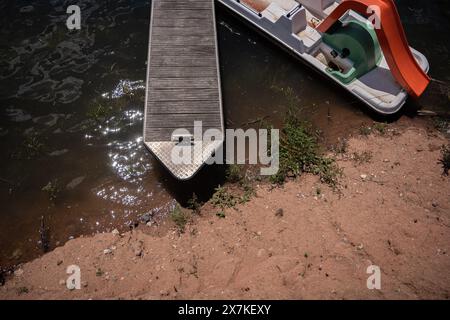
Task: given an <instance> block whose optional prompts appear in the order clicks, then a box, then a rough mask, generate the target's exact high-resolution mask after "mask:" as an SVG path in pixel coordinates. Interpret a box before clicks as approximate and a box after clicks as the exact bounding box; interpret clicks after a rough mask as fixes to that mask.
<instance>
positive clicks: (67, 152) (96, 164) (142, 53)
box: [0, 0, 450, 266]
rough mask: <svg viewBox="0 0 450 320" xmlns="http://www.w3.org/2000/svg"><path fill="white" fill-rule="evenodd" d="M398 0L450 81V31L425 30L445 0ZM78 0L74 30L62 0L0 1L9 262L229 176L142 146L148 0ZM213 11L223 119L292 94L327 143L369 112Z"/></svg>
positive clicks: (249, 121) (444, 22)
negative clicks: (177, 166)
mask: <svg viewBox="0 0 450 320" xmlns="http://www.w3.org/2000/svg"><path fill="white" fill-rule="evenodd" d="M398 3H399V5H400V11H401V14H402V17H403V18H404V21H405V27H406V29H407V32H408V35H409V36H410V39H411V44H412V45H413V46H415V47H416V48H418V49H420V50H421V51H422V52H424V53H425V54H426V55H427V56H428V57H429V58H430V62H431V64H432V75H433V77H435V78H438V79H440V80H443V81H449V80H450V79H449V74H448V72H449V71H450V66H449V64H448V61H449V60H448V49H449V45H448V44H447V39H446V38H436V37H435V38H434V39H433V35H435V34H436V33H437V32H438V33H439V34H445V32H447V34H448V32H450V25H449V21H450V20H449V9H448V7H449V6H448V5H447V3H446V1H425V0H423V1H414V2H411V1H398ZM78 4H79V5H80V6H81V8H82V13H83V21H82V29H81V31H68V30H67V29H66V27H65V20H66V18H67V15H66V13H65V10H66V7H67V6H68V5H69V4H68V3H67V2H66V1H58V0H53V1H0V12H1V18H0V25H1V29H0V33H1V38H0V99H1V100H0V112H1V116H0V148H1V150H2V151H3V152H2V153H1V155H0V204H1V207H0V265H3V266H5V265H11V264H15V263H18V262H21V261H26V260H29V259H31V258H32V257H35V256H37V255H39V254H40V253H41V252H42V250H43V249H46V247H47V245H48V247H49V248H50V249H51V248H54V247H55V246H57V245H60V244H63V243H64V242H65V241H67V240H68V239H69V238H70V237H75V236H78V235H81V234H90V233H93V232H102V231H107V230H111V229H113V228H116V227H118V228H122V229H124V228H127V225H128V224H130V223H133V221H136V219H138V218H139V217H140V216H142V215H147V216H149V217H150V216H158V215H161V214H164V213H166V212H167V211H168V210H169V209H170V208H171V207H172V206H173V205H174V203H175V201H185V200H186V199H187V198H188V197H189V196H190V195H191V194H192V192H196V193H197V194H198V195H199V196H200V197H201V198H202V199H207V198H208V196H209V195H210V194H211V191H212V189H213V187H214V186H216V185H217V184H219V183H220V182H222V181H223V168H220V167H212V168H206V169H205V170H202V172H201V173H200V174H199V176H198V177H197V178H196V179H195V181H192V182H188V183H179V182H177V181H175V180H174V179H172V178H171V177H170V176H169V175H168V174H167V172H166V171H165V170H164V169H162V168H161V167H160V165H159V164H158V163H157V162H156V161H155V160H154V159H153V158H152V156H151V155H150V154H149V153H148V152H147V151H146V150H145V148H144V147H143V145H142V140H141V139H142V138H141V132H142V125H143V109H144V101H143V100H144V90H143V87H144V83H145V77H146V56H147V45H148V43H147V41H148V24H149V16H150V2H149V1H139V0H136V1H78ZM217 22H218V36H219V45H220V60H221V71H222V86H223V95H224V111H225V117H226V123H227V126H228V127H232V128H235V127H249V126H253V127H257V126H258V125H259V124H260V123H261V121H264V122H266V123H272V124H274V125H275V126H279V125H280V124H281V123H282V121H283V118H284V115H285V113H286V110H287V108H289V106H291V105H292V104H295V105H297V106H299V114H300V115H301V116H302V117H304V118H307V119H309V120H311V121H313V123H314V124H315V125H316V126H317V127H319V128H320V129H321V130H322V131H323V132H324V137H325V141H328V142H330V143H332V142H333V141H335V140H336V139H337V137H341V136H344V135H346V134H348V133H350V132H352V131H354V130H356V129H357V128H359V127H360V126H361V124H362V123H364V122H365V123H370V122H371V121H372V120H371V119H372V118H371V117H373V115H372V114H371V113H370V112H369V111H368V110H367V109H366V108H365V107H364V106H362V105H361V104H360V103H358V102H357V101H356V100H355V99H354V98H353V97H351V96H349V95H348V94H346V93H344V92H343V91H342V90H341V89H339V88H337V87H336V86H333V85H330V83H328V82H327V81H324V79H323V78H322V77H321V76H319V75H316V74H315V73H314V72H312V71H311V70H310V69H308V67H306V66H303V65H302V64H301V63H299V62H298V61H297V60H295V59H293V58H291V57H290V56H289V55H287V54H286V53H284V52H283V51H282V50H280V49H279V48H278V47H277V46H275V45H273V44H271V43H270V42H268V41H267V40H266V39H265V38H263V37H261V36H260V35H258V34H257V33H255V32H254V31H253V30H251V29H249V28H248V26H247V25H245V24H244V23H242V22H240V21H238V20H236V19H235V18H234V17H232V16H231V15H230V14H229V13H228V12H226V11H225V10H224V9H223V8H221V7H219V8H218V12H217ZM430 35H431V36H430ZM420 103H421V104H422V105H426V106H427V108H428V109H431V108H436V109H439V110H441V109H443V108H445V107H447V105H448V87H446V86H444V85H438V84H433V85H432V87H431V88H430V90H429V92H428V93H427V95H426V96H425V97H424V98H423V99H422V100H421V101H420ZM412 108H413V106H412V104H411V105H410V106H409V107H408V108H407V109H412ZM199 181H201V183H198V182H199ZM199 185H200V186H201V187H200V188H199V187H198V186H199ZM43 233H44V234H45V235H46V236H45V237H41V234H43ZM42 238H44V239H47V238H48V239H49V243H48V244H47V243H44V244H42V243H41V239H42Z"/></svg>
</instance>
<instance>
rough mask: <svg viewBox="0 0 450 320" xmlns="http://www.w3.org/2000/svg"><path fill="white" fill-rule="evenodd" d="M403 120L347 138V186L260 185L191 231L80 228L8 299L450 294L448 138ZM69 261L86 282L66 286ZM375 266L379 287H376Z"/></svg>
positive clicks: (16, 281)
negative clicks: (82, 231)
mask: <svg viewBox="0 0 450 320" xmlns="http://www.w3.org/2000/svg"><path fill="white" fill-rule="evenodd" d="M396 131H398V132H397V133H395V132H390V133H388V134H386V135H381V134H372V135H370V136H368V137H364V136H358V137H354V138H351V139H350V140H349V145H348V150H347V151H346V152H345V154H343V155H339V156H338V164H339V166H340V167H342V168H343V172H344V176H343V178H342V179H341V191H340V192H333V191H332V190H330V189H329V188H328V187H326V186H324V185H323V184H320V183H319V182H318V179H317V178H316V177H314V176H311V175H305V176H302V177H301V178H298V179H296V180H295V181H291V182H288V183H287V184H286V185H285V186H284V187H283V188H272V187H271V186H270V185H266V184H261V185H258V186H256V191H257V196H256V197H255V198H253V199H252V200H251V201H250V202H248V203H246V204H244V205H238V206H237V207H236V209H227V210H225V218H219V217H218V216H216V212H217V211H218V210H217V209H214V208H213V207H212V206H211V205H210V204H206V205H205V206H204V207H203V209H202V212H201V216H197V217H195V218H194V219H193V221H191V222H190V223H189V224H188V225H187V226H186V231H185V233H183V234H179V233H178V232H177V231H176V230H175V229H174V228H171V227H170V225H169V226H166V228H164V226H163V227H162V230H166V231H165V232H161V231H159V234H157V233H158V232H156V231H155V230H156V229H158V228H161V226H143V227H142V228H140V229H138V230H134V231H131V232H127V233H124V234H117V233H109V234H98V235H95V236H93V237H83V238H78V239H74V240H71V241H69V242H68V243H67V244H66V245H64V246H63V247H60V248H57V249H55V250H54V251H52V252H50V253H48V254H46V255H44V256H43V257H41V258H39V259H36V260H34V261H32V262H30V263H27V264H25V265H23V266H21V267H20V268H19V269H18V270H16V272H15V274H14V275H12V276H11V277H10V278H9V279H7V281H6V284H5V285H4V286H2V287H0V299H53V298H57V299H88V298H92V299H96V298H101V299H117V298H131V299H191V298H199V299H212V298H219V299H233V298H242V299H260V298H268V299H311V298H312V299H394V298H399V299H423V298H431V299H437V298H441V299H448V298H449V296H450V272H449V271H450V253H449V251H450V178H449V177H444V176H443V175H442V168H441V165H440V164H439V163H438V159H439V158H440V147H441V146H442V145H443V144H446V143H447V141H446V140H445V138H443V137H442V136H440V135H439V134H437V133H435V132H431V131H429V130H427V129H426V128H424V127H423V126H418V125H412V124H409V123H408V124H405V125H403V127H402V126H400V127H399V128H397V129H396ZM368 152H371V156H367V155H369V153H368ZM355 153H356V159H355ZM362 155H366V157H363V156H362ZM167 223H169V222H167ZM160 230H161V229H160ZM69 265H78V266H79V267H80V268H81V283H82V288H81V289H80V290H73V291H70V290H68V289H67V288H66V286H65V279H66V278H67V277H68V275H67V274H66V268H67V266H69ZM370 265H377V266H379V267H380V268H381V273H382V275H381V284H382V287H381V290H369V289H367V285H366V281H367V278H368V276H369V275H368V274H367V273H366V269H367V267H368V266H370Z"/></svg>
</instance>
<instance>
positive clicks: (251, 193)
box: [239, 181, 256, 204]
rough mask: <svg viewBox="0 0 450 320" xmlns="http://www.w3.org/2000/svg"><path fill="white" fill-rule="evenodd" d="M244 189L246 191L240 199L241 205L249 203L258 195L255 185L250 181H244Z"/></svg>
mask: <svg viewBox="0 0 450 320" xmlns="http://www.w3.org/2000/svg"><path fill="white" fill-rule="evenodd" d="M242 189H243V190H244V193H243V194H242V196H241V197H240V198H239V203H241V204H242V203H246V202H249V201H250V199H251V198H252V197H253V196H255V194H256V192H255V189H254V188H253V185H252V184H251V183H250V182H248V181H244V182H243V183H242Z"/></svg>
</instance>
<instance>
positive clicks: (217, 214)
mask: <svg viewBox="0 0 450 320" xmlns="http://www.w3.org/2000/svg"><path fill="white" fill-rule="evenodd" d="M216 216H218V217H219V218H221V219H224V218H225V212H223V211H219V212H217V213H216Z"/></svg>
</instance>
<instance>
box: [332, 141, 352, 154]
mask: <svg viewBox="0 0 450 320" xmlns="http://www.w3.org/2000/svg"><path fill="white" fill-rule="evenodd" d="M347 149H348V140H347V139H345V138H342V139H341V138H339V139H338V142H337V143H336V145H335V146H334V147H333V148H332V151H334V153H336V154H345V153H346V152H347Z"/></svg>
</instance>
